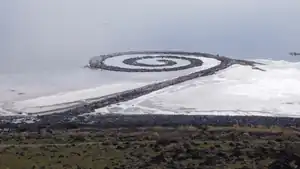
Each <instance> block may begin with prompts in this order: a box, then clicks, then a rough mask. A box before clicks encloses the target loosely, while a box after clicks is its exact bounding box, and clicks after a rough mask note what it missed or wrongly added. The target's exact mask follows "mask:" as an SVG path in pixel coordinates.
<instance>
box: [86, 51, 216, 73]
mask: <svg viewBox="0 0 300 169" xmlns="http://www.w3.org/2000/svg"><path fill="white" fill-rule="evenodd" d="M124 56H125V58H123V60H122V64H123V66H124V65H125V66H126V67H121V66H117V65H109V64H107V63H106V61H107V60H109V59H113V58H120V57H124ZM126 56H127V57H128V58H126ZM213 56H214V55H211V54H206V53H198V52H179V51H130V52H122V53H113V54H108V55H101V56H96V57H93V58H92V59H90V61H89V67H90V68H92V69H103V70H110V71H119V72H167V71H178V70H184V69H189V68H193V67H199V66H202V65H203V61H202V60H201V57H202V58H213ZM214 59H216V60H219V59H218V58H214ZM147 60H150V61H151V60H152V61H154V62H156V63H143V61H147ZM181 61H185V62H188V63H186V64H182V65H179V63H180V62H181ZM220 61H221V60H220ZM178 65H179V66H178ZM136 67H137V68H136Z"/></svg>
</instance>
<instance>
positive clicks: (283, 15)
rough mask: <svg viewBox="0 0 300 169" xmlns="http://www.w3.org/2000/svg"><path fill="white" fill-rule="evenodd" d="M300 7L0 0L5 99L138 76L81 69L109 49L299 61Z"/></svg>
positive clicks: (234, 0) (157, 0)
mask: <svg viewBox="0 0 300 169" xmlns="http://www.w3.org/2000/svg"><path fill="white" fill-rule="evenodd" d="M299 8H300V1H298V0H290V1H281V0H272V1H271V0H265V1H259V0H251V1H250V0H249V1H240V0H227V1H226V2H225V1H224V2H220V1H219V0H210V1H198V0H187V1H180V0H164V1H161V0H151V1H147V0H126V1H117V0H111V1H104V0H90V1H80V0H65V1H61V0H48V1H36V0H27V1H18V2H16V1H5V2H1V5H0V24H1V26H0V36H1V38H0V81H1V84H0V90H1V94H2V96H1V99H2V100H3V99H4V100H5V99H15V98H20V97H25V96H21V95H19V93H18V92H24V93H26V92H27V93H30V92H29V91H32V92H35V95H43V94H51V93H56V92H59V91H65V90H76V89H81V88H88V87H95V86H99V85H100V84H109V83H111V82H112V81H116V80H121V81H122V80H123V79H124V80H126V81H127V80H128V81H130V80H134V79H135V80H137V81H140V80H139V79H138V78H136V76H133V75H129V74H126V75H123V74H122V75H114V76H112V75H111V74H110V73H107V74H105V73H103V72H102V73H101V74H100V73H98V72H95V71H91V70H87V69H83V68H82V67H83V66H84V65H85V64H87V63H88V60H89V58H91V57H92V56H97V55H100V54H106V53H110V52H119V51H128V50H184V51H199V52H208V53H219V54H221V55H226V56H232V57H234V58H251V59H254V58H259V59H274V60H287V61H300V59H299V58H300V56H299V57H296V56H289V55H288V52H293V51H296V52H299V50H300V49H299V37H300V22H298V21H299V19H298V18H299V16H300V10H299ZM11 89H12V90H16V91H17V92H11ZM3 93H6V94H3ZM4 97H5V98H4ZM6 97H7V98H6ZM1 99H0V100H1Z"/></svg>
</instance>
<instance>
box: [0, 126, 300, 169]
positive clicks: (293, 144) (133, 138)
mask: <svg viewBox="0 0 300 169" xmlns="http://www.w3.org/2000/svg"><path fill="white" fill-rule="evenodd" d="M0 139H1V140H0V143H1V144H0V169H62V168H66V169H67V168H68V169H71V168H72V169H163V168H172V169H193V168H198V169H217V168H220V169H224V168H231V169H247V168H249V169H250V168H256V169H264V168H268V166H269V165H270V164H271V163H272V162H274V161H275V160H278V159H279V158H280V157H281V155H282V153H283V152H286V151H289V152H290V153H294V154H298V153H299V154H300V133H299V131H297V130H296V129H295V128H279V127H276V126H273V127H268V128H266V127H263V126H251V127H240V126H232V127H222V126H177V127H160V126H156V127H144V128H110V129H93V128H80V129H69V130H51V131H49V130H46V129H44V130H42V131H40V132H28V131H23V132H2V133H1V137H0ZM290 165H291V166H295V167H296V165H295V164H293V163H291V164H290Z"/></svg>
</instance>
